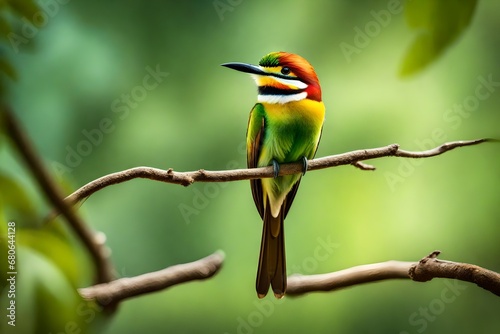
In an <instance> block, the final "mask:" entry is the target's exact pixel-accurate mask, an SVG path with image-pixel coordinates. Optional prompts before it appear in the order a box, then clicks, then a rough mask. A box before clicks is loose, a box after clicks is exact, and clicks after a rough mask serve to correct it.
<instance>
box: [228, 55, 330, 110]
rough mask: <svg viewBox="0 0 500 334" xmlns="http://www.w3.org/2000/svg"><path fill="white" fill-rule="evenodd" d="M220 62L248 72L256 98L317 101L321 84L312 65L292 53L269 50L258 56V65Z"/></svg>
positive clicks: (275, 101)
mask: <svg viewBox="0 0 500 334" xmlns="http://www.w3.org/2000/svg"><path fill="white" fill-rule="evenodd" d="M222 66H225V67H229V68H232V69H233V70H237V71H240V72H246V73H250V75H252V77H253V78H254V79H255V82H256V83H257V86H258V90H259V95H258V101H259V102H267V103H281V104H284V103H288V102H292V101H300V100H303V99H310V100H315V101H321V87H320V85H319V80H318V76H317V75H316V72H314V68H313V67H312V66H311V64H309V62H308V61H307V60H305V59H304V58H302V57H301V56H298V55H296V54H293V53H287V52H271V53H269V54H268V55H265V56H264V57H263V58H262V59H261V60H260V62H259V65H250V64H245V63H225V64H222Z"/></svg>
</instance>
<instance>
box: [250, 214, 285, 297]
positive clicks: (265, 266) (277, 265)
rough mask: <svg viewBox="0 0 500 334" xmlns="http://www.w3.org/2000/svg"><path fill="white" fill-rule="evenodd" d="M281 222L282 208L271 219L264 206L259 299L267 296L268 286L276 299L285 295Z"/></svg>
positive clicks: (282, 217) (258, 276) (257, 283)
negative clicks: (276, 215)
mask: <svg viewBox="0 0 500 334" xmlns="http://www.w3.org/2000/svg"><path fill="white" fill-rule="evenodd" d="M283 220H284V210H283V208H282V210H281V211H280V213H279V214H278V217H273V216H272V215H271V210H270V209H269V205H267V206H266V209H265V213H264V224H263V225H264V226H263V229H262V241H261V245H260V257H259V266H258V269H257V282H256V290H257V295H258V296H259V298H263V297H265V296H266V295H267V292H268V290H269V286H270V285H271V286H272V288H273V292H274V295H275V296H276V298H282V297H283V296H284V295H285V291H286V261H285V239H284V234H285V233H284V229H283Z"/></svg>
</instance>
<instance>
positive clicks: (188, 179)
mask: <svg viewBox="0 0 500 334" xmlns="http://www.w3.org/2000/svg"><path fill="white" fill-rule="evenodd" d="M486 141H491V140H490V139H476V140H468V141H456V142H450V143H445V144H443V145H441V146H438V147H436V148H433V149H431V150H427V151H422V152H412V151H405V150H402V149H400V148H399V145H397V144H391V145H387V146H384V147H378V148H372V149H365V150H357V151H352V152H347V153H342V154H337V155H331V156H327V157H323V158H317V159H313V160H310V161H309V163H308V168H307V170H308V171H313V170H317V169H323V168H329V167H335V166H341V165H349V164H351V165H354V166H355V167H357V168H360V169H362V170H374V169H375V167H373V166H371V165H368V164H365V163H363V162H361V161H362V160H369V159H376V158H381V157H402V158H429V157H433V156H436V155H440V154H442V153H444V152H447V151H450V150H452V149H454V148H457V147H463V146H470V145H477V144H480V143H484V142H486ZM302 166H303V165H302V162H296V163H288V164H283V165H280V172H279V175H290V174H297V173H302ZM273 176H274V171H273V167H272V166H269V167H261V168H252V169H235V170H226V171H206V170H204V169H200V170H197V171H192V172H175V171H174V170H173V169H172V168H169V169H168V170H163V169H158V168H152V167H135V168H131V169H126V170H123V171H120V172H116V173H112V174H108V175H105V176H102V177H100V178H98V179H96V180H94V181H91V182H89V183H87V184H86V185H84V186H83V187H81V188H80V189H78V190H76V191H75V192H73V193H72V194H71V195H69V196H68V197H66V198H65V201H66V203H68V204H69V205H74V204H76V203H78V202H79V201H81V200H83V199H85V198H87V197H89V196H90V195H92V194H93V193H95V192H96V191H99V190H101V189H103V188H106V187H108V186H111V185H113V184H118V183H122V182H125V181H129V180H132V179H135V178H145V179H150V180H156V181H161V182H167V183H173V184H179V185H183V186H189V185H191V184H193V183H195V182H228V181H240V180H250V179H259V178H270V177H273ZM54 214H57V213H53V215H54Z"/></svg>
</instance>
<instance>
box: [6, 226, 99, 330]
mask: <svg viewBox="0 0 500 334" xmlns="http://www.w3.org/2000/svg"><path fill="white" fill-rule="evenodd" d="M54 232H56V233H54ZM0 239H1V240H0V241H1V242H0V251H5V240H6V239H5V238H4V237H2V236H0ZM15 269H16V271H17V275H15V280H16V283H15V289H16V296H15V302H16V327H15V328H12V327H11V326H8V325H7V323H6V321H3V322H1V323H0V333H69V332H72V333H87V332H89V328H90V327H92V328H94V329H97V328H99V327H101V326H103V325H104V324H105V323H106V317H105V314H102V312H101V309H100V307H98V306H97V305H96V304H95V303H93V302H88V301H84V300H83V299H82V298H81V296H80V295H79V294H78V290H77V288H78V287H81V286H82V277H84V276H86V275H85V274H84V273H85V272H88V271H89V268H88V266H85V265H82V262H81V261H80V259H78V256H77V255H76V251H75V249H74V247H73V246H72V245H71V244H70V242H69V240H67V239H64V238H63V237H61V236H60V235H59V233H57V231H56V230H54V229H53V228H51V227H50V226H45V227H44V228H42V229H37V230H35V229H17V228H16V268H15ZM5 273H6V271H3V272H2V274H5ZM11 276H12V275H9V276H8V277H11ZM8 277H2V282H6V278H8ZM5 291H6V290H5ZM11 299H12V298H8V296H7V294H2V296H0V304H1V305H7V303H9V302H10V300H11ZM23 319H29V321H26V320H23Z"/></svg>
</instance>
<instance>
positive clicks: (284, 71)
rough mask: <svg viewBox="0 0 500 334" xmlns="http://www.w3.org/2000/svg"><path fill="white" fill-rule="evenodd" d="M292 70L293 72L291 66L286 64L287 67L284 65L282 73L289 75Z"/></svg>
mask: <svg viewBox="0 0 500 334" xmlns="http://www.w3.org/2000/svg"><path fill="white" fill-rule="evenodd" d="M290 72H291V71H290V68H289V67H286V66H285V67H283V68H282V69H281V74H283V75H288V74H290Z"/></svg>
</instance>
